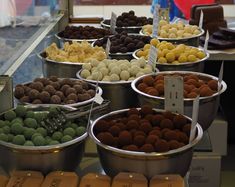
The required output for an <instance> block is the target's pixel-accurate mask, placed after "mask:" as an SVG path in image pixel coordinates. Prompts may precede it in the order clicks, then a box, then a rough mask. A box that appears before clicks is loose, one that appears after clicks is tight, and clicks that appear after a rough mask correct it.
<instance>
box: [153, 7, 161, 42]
mask: <svg viewBox="0 0 235 187" xmlns="http://www.w3.org/2000/svg"><path fill="white" fill-rule="evenodd" d="M159 9H160V5H159V4H157V5H156V6H155V8H154V13H153V34H152V36H153V37H154V38H156V37H157V35H158V23H159Z"/></svg>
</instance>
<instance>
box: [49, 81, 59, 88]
mask: <svg viewBox="0 0 235 187" xmlns="http://www.w3.org/2000/svg"><path fill="white" fill-rule="evenodd" d="M50 85H51V86H53V87H54V88H55V89H56V90H59V89H60V83H59V82H52V83H51V84H50Z"/></svg>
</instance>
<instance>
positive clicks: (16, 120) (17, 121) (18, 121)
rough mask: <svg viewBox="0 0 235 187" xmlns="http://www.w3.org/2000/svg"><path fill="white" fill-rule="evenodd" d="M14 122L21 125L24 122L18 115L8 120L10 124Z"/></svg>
mask: <svg viewBox="0 0 235 187" xmlns="http://www.w3.org/2000/svg"><path fill="white" fill-rule="evenodd" d="M14 123H20V124H21V125H23V124H24V122H23V119H22V118H19V117H17V118H15V119H13V120H12V121H11V122H10V125H13V124H14Z"/></svg>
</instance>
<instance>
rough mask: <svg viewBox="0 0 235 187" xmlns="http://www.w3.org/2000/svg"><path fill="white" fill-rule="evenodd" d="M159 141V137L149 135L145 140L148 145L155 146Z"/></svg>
mask: <svg viewBox="0 0 235 187" xmlns="http://www.w3.org/2000/svg"><path fill="white" fill-rule="evenodd" d="M158 140H159V137H158V136H155V135H148V136H147V138H146V139H145V143H146V144H152V145H153V146H154V145H155V143H156V142H157V141H158Z"/></svg>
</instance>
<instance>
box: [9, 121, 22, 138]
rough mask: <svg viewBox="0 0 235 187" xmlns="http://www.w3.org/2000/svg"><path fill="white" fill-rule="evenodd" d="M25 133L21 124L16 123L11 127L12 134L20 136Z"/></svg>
mask: <svg viewBox="0 0 235 187" xmlns="http://www.w3.org/2000/svg"><path fill="white" fill-rule="evenodd" d="M23 132H24V127H23V126H22V125H21V124H20V123H14V124H12V126H11V133H12V134H15V135H18V134H22V133H23Z"/></svg>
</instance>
